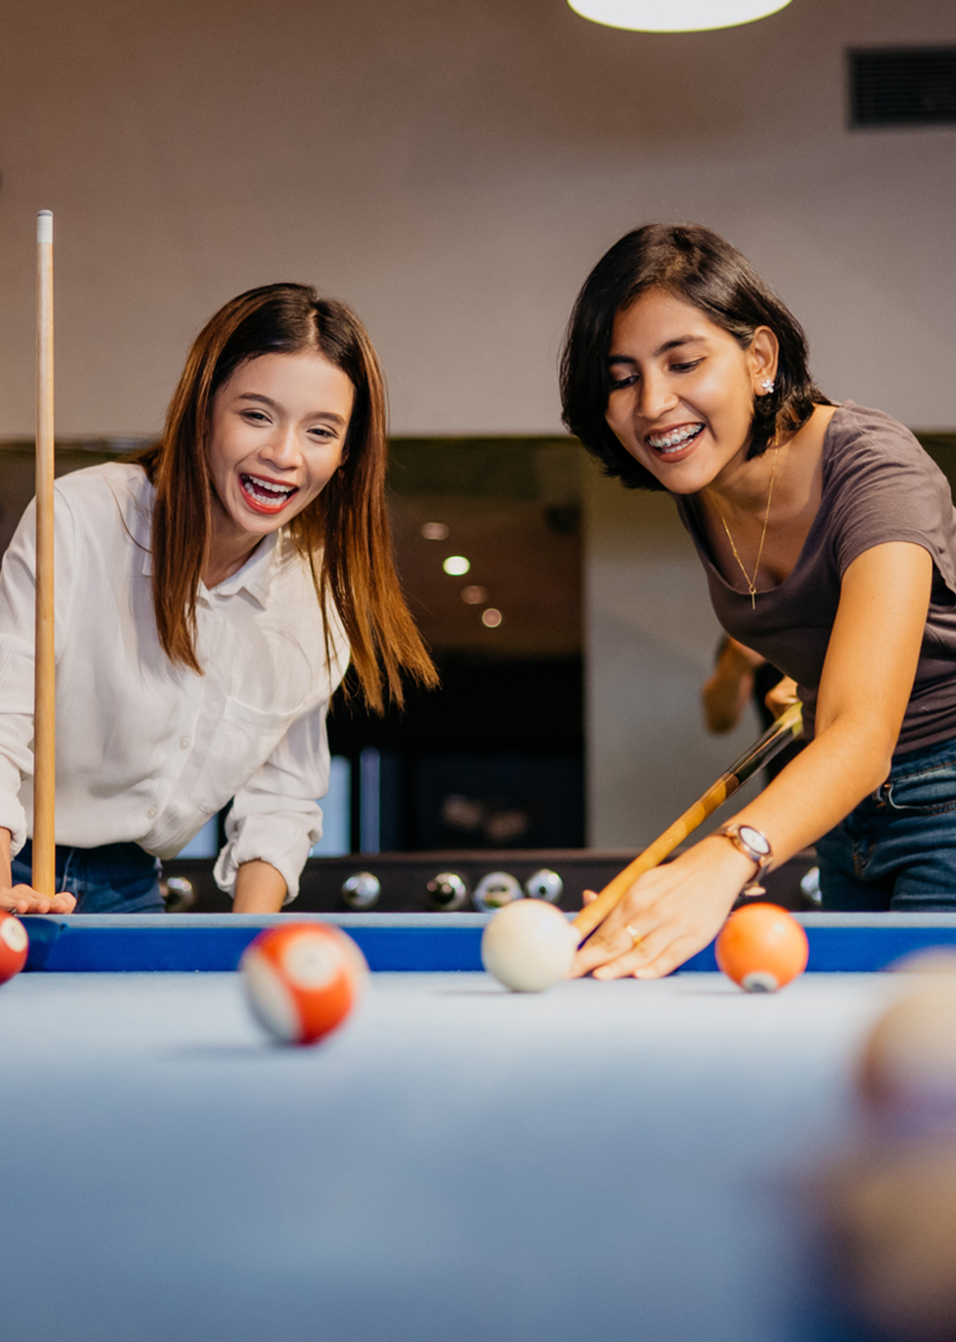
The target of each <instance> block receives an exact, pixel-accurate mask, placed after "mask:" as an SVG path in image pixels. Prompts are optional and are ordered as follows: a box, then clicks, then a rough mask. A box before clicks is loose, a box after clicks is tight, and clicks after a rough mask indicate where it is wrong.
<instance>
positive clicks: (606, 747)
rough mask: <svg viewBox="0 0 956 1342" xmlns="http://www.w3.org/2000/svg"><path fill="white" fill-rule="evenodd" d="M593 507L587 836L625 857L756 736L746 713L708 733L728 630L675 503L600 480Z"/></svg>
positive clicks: (593, 488)
mask: <svg viewBox="0 0 956 1342" xmlns="http://www.w3.org/2000/svg"><path fill="white" fill-rule="evenodd" d="M585 499H586V504H585V517H586V532H585V534H586V536H587V546H588V555H587V562H586V570H585V571H586V581H585V609H586V619H587V628H588V652H589V656H588V667H587V689H586V702H587V710H586V711H587V734H586V735H587V767H588V782H589V787H588V837H589V842H590V843H591V844H592V845H594V846H595V847H598V848H620V847H629V846H631V845H641V844H644V843H649V842H650V841H651V840H652V839H654V838H656V837H657V835H658V834H660V833H662V832H663V831H664V830H665V829H666V828H667V827H668V825H670V823H671V822H672V821H673V820H675V819H676V818H677V816H679V815H680V814H681V812H683V811H684V810H686V808H687V807H688V806H689V805H690V804H691V802H693V801H695V800H696V798H697V797H698V796H700V795H701V793H702V792H704V790H705V789H706V788H707V787H709V785H710V784H711V783H712V782H713V781H714V780H715V779H716V778H717V777H719V775H720V774H721V773H722V772H723V771H724V769H725V768H726V767H727V765H729V764H730V763H731V761H732V760H734V759H736V758H737V756H738V755H740V754H742V753H743V751H744V750H745V749H746V748H747V746H749V745H750V744H751V742H752V741H754V740H755V739H756V737H757V734H758V733H759V731H760V728H759V725H758V722H757V715H756V713H755V712H754V711H753V710H748V711H747V713H746V714H745V716H744V720H743V722H742V723H741V724H740V726H739V727H738V728H737V730H736V731H734V732H732V733H730V734H728V735H726V736H718V737H713V736H707V735H706V734H705V732H704V730H703V717H702V714H701V707H700V688H701V685H702V684H703V682H704V680H705V679H706V677H707V676H708V675H709V674H710V671H711V670H712V669H713V665H714V652H715V650H716V648H717V644H718V641H719V639H720V636H721V631H720V628H719V626H718V624H717V621H716V620H715V618H714V615H713V612H712V611H711V609H710V602H709V600H708V596H707V586H706V583H705V581H704V577H703V574H702V572H701V569H700V565H699V564H698V562H697V560H696V557H695V556H694V552H693V549H692V547H691V543H690V541H689V539H688V537H687V536H686V534H685V532H684V529H683V527H682V526H681V525H680V523H679V522H678V520H677V514H676V510H675V508H674V504H673V502H672V501H671V499H670V498H669V497H668V496H667V495H663V494H650V493H644V492H640V491H632V490H624V489H622V488H621V486H620V485H619V484H617V483H616V482H612V481H609V480H606V479H604V478H603V477H602V476H600V475H599V474H598V472H597V471H596V470H592V471H589V472H588V479H587V485H586V492H585ZM755 787H756V784H752V785H750V790H751V791H753V790H754V788H755ZM743 795H749V793H748V794H743V793H742V794H741V796H743ZM719 822H720V818H719V817H718V818H717V819H715V820H714V822H713V823H712V824H711V825H710V826H705V829H706V828H713V825H715V824H717V823H719Z"/></svg>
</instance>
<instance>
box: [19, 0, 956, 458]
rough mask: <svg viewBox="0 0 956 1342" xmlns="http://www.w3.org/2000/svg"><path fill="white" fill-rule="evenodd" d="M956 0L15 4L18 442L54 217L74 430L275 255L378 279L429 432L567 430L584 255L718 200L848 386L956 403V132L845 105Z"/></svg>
mask: <svg viewBox="0 0 956 1342" xmlns="http://www.w3.org/2000/svg"><path fill="white" fill-rule="evenodd" d="M898 41H905V42H943V41H948V42H953V41H956V8H954V6H953V4H952V0H909V2H908V3H907V4H900V3H899V0H841V3H840V4H833V3H831V0H793V4H792V5H791V6H790V8H789V9H787V10H786V11H783V12H782V13H780V14H779V15H776V16H774V17H772V18H770V19H768V20H765V21H763V22H762V23H758V24H754V25H751V26H748V27H744V28H739V29H729V30H726V31H722V32H715V33H705V34H691V35H682V36H661V35H640V34H628V33H623V32H620V31H617V30H613V29H606V28H601V27H599V26H597V25H594V24H589V23H587V22H586V21H584V20H583V19H581V18H579V17H578V16H577V15H575V14H574V13H573V12H572V11H571V10H570V9H569V8H568V7H567V6H566V5H565V4H564V0H468V2H467V3H465V2H464V0H458V2H457V3H450V2H449V0H274V3H265V2H264V0H5V3H4V4H3V6H2V9H0V172H2V175H3V185H2V188H0V294H2V298H3V321H2V323H0V437H2V436H10V435H14V436H15V435H19V434H23V433H27V432H29V431H30V427H31V424H32V285H33V278H32V259H31V258H32V233H33V217H34V214H35V211H36V210H37V209H39V208H42V207H50V208H52V209H53V210H54V211H55V212H56V216H57V239H58V246H57V267H58V317H59V342H58V355H59V422H60V427H61V429H62V431H63V432H64V433H66V434H84V433H95V434H100V433H109V434H114V433H115V434H124V433H131V434H138V433H148V432H150V431H152V430H153V429H155V428H156V427H157V425H158V423H159V421H160V417H161V413H162V409H163V406H164V404H165V401H166V399H167V397H168V394H169V390H170V386H171V383H172V382H173V380H174V379H175V377H176V375H177V373H178V371H179V368H180V366H181V362H182V357H183V352H184V349H185V346H186V344H187V342H188V340H189V339H190V337H191V336H192V335H193V334H194V333H195V331H196V330H197V329H198V327H199V325H200V324H201V323H202V321H203V320H204V319H205V318H206V317H207V316H208V315H209V314H210V312H211V311H212V310H213V309H214V308H215V307H216V306H217V305H218V304H219V303H220V302H222V301H223V300H224V299H226V298H227V297H229V296H231V295H232V294H233V293H235V292H238V291H239V290H240V289H242V288H244V287H246V286H249V285H252V284H257V283H262V282H265V281H269V280H272V279H276V278H279V277H301V278H304V279H309V280H315V281H316V282H318V283H319V284H320V285H321V286H322V287H324V288H325V289H327V290H330V291H332V292H334V293H336V294H338V295H340V296H342V297H345V298H347V299H349V300H350V301H352V302H353V303H354V305H355V306H356V307H357V308H358V310H359V311H360V313H361V314H362V315H363V316H364V317H365V319H366V321H367V323H368V325H369V326H370V328H371V330H372V332H373V334H374V337H375V339H376V341H377V343H378V344H379V346H380V349H381V352H382V355H383V358H384V360H385V365H386V368H387V371H388V375H389V380H390V384H391V392H392V402H393V407H394V420H395V427H396V429H397V430H398V431H399V432H402V433H415V434H429V433H444V432H456V433H457V432H460V433H490V432H499V431H500V432H510V433H520V432H550V431H553V430H554V429H555V428H556V426H557V424H558V406H557V397H556V392H555V380H554V365H555V357H556V351H557V347H558V343H559V339H560V335H561V331H562V328H563V325H564V321H565V319H566V315H567V311H568V307H569V304H570V301H571V299H572V296H573V294H574V292H575V290H576V288H577V286H578V284H579V283H580V281H581V279H582V277H583V275H584V273H585V271H586V269H587V267H588V266H589V265H590V263H591V262H592V261H593V260H594V259H595V258H596V256H597V255H598V254H599V253H600V251H601V250H602V249H603V248H604V247H605V246H606V245H607V244H609V243H610V242H611V241H612V240H613V239H614V238H615V237H616V236H617V235H618V234H620V233H621V232H622V231H623V230H624V229H625V228H627V227H629V226H630V225H632V224H634V223H635V222H637V221H640V220H642V219H648V218H653V217H660V216H664V217H675V216H680V217H692V218H697V219H702V220H704V221H706V222H708V223H710V224H712V225H714V226H715V227H717V228H718V229H721V230H723V231H725V232H726V233H728V234H729V235H730V236H731V237H732V238H733V239H734V240H735V241H736V242H737V243H738V244H739V245H741V246H742V247H743V248H744V250H745V251H747V252H749V253H750V254H751V256H752V257H753V259H754V260H755V261H756V262H757V264H758V265H759V266H760V267H761V268H763V269H764V270H765V271H766V272H767V273H768V275H769V276H770V277H771V278H772V279H773V280H774V281H775V282H776V284H777V285H778V287H779V288H780V290H781V291H782V292H783V294H784V295H785V296H786V297H787V298H788V299H789V300H790V301H791V302H792V305H793V307H794V308H795V310H796V311H797V313H798V314H799V315H800V316H801V317H802V318H803V319H804V320H805V322H806V324H807V326H808V328H809V331H810V334H811V337H812V343H813V347H814V350H815V364H816V367H817V371H818V374H819V376H820V378H821V379H822V381H823V383H824V385H825V386H826V387H827V388H831V389H832V391H833V392H834V393H835V394H836V395H839V396H847V395H848V396H853V397H855V398H856V399H858V400H860V401H862V402H864V403H867V402H876V403H878V404H880V405H882V406H884V407H885V408H887V409H889V410H890V411H892V412H893V413H895V414H897V415H898V416H900V417H901V418H903V419H905V420H907V421H908V422H910V423H917V424H919V425H921V426H923V427H932V426H934V425H936V426H948V425H950V424H952V422H953V419H954V409H953V392H952V390H951V389H952V373H951V370H952V367H953V363H954V355H956V338H954V334H953V332H954V323H953V320H952V299H953V294H952V285H951V282H950V266H951V258H952V220H953V218H954V217H956V172H954V162H953V151H954V147H956V131H954V130H951V129H949V130H930V131H923V132H917V133H899V132H886V133H878V134H873V133H866V134H860V133H858V132H857V133H850V132H848V131H846V130H845V129H844V128H843V123H844V101H843V57H842V51H843V48H844V47H845V46H846V45H847V44H850V43H855V44H867V43H888V42H898Z"/></svg>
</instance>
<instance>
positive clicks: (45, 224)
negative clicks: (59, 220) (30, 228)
mask: <svg viewBox="0 0 956 1342" xmlns="http://www.w3.org/2000/svg"><path fill="white" fill-rule="evenodd" d="M52 241H53V211H52V210H41V211H40V213H39V214H38V215H37V242H52Z"/></svg>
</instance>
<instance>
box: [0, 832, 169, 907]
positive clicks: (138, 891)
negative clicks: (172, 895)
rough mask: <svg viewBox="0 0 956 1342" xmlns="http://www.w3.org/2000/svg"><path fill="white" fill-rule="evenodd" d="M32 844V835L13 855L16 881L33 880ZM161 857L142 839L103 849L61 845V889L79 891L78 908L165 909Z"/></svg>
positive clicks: (58, 868) (58, 852) (58, 884)
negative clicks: (151, 852)
mask: <svg viewBox="0 0 956 1342" xmlns="http://www.w3.org/2000/svg"><path fill="white" fill-rule="evenodd" d="M32 863H33V846H32V844H31V843H30V840H29V839H27V841H26V843H25V844H24V845H23V847H22V849H21V850H20V852H19V853H17V855H16V857H15V858H14V859H13V883H14V885H29V884H30V878H31V868H32ZM161 870H162V869H161V867H160V865H159V858H158V857H150V855H149V853H147V852H144V850H143V849H142V848H140V846H139V844H137V843H106V844H103V845H102V847H100V848H65V847H63V846H62V845H61V844H57V846H56V888H57V891H58V892H59V891H66V892H67V893H69V894H71V895H75V896H76V912H77V913H162V912H163V910H164V907H165V906H164V904H163V897H162V895H161V894H160V892H159V878H160V874H161Z"/></svg>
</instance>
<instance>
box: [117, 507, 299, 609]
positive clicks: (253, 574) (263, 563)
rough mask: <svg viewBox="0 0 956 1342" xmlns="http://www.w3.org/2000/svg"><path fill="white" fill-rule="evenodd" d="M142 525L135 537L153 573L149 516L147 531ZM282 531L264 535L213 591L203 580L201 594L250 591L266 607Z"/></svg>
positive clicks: (146, 571)
mask: <svg viewBox="0 0 956 1342" xmlns="http://www.w3.org/2000/svg"><path fill="white" fill-rule="evenodd" d="M141 530H142V529H141V528H140V527H136V528H134V531H133V536H134V540H135V541H136V542H137V543H139V544H141V545H142V547H143V573H144V574H145V575H146V576H147V577H149V576H150V575H151V574H152V572H153V555H152V551H151V550H150V549H149V545H150V531H149V520H148V518H147V521H146V526H145V529H144V530H143V534H142V535H140V534H137V533H138V532H140V531H141ZM280 534H281V533H280V532H278V531H273V532H271V533H270V534H269V535H268V536H264V537H263V538H262V540H261V541H260V542H259V544H258V545H257V546H256V548H255V550H253V552H252V554H251V555H250V556H249V558H248V559H247V560H246V562H245V563H244V564H243V566H242V568H241V569H238V570H237V571H236V572H235V573H233V574H232V576H231V577H229V578H226V579H225V581H224V582H221V583H220V584H219V586H218V587H214V588H213V589H212V592H210V590H209V588H207V587H206V584H205V583H203V582H200V584H199V595H200V598H202V597H206V598H208V597H209V596H210V595H212V594H215V595H216V596H235V595H236V593H237V592H242V591H246V592H248V593H249V595H250V596H251V597H252V598H253V599H254V600H255V601H258V603H259V605H260V606H262V607H265V605H266V603H267V601H268V599H269V589H270V587H271V586H272V574H273V559H274V558H275V559H278V558H279V554H281V551H280V552H279V554H277V553H276V548H277V546H278V545H279V541H280Z"/></svg>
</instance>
